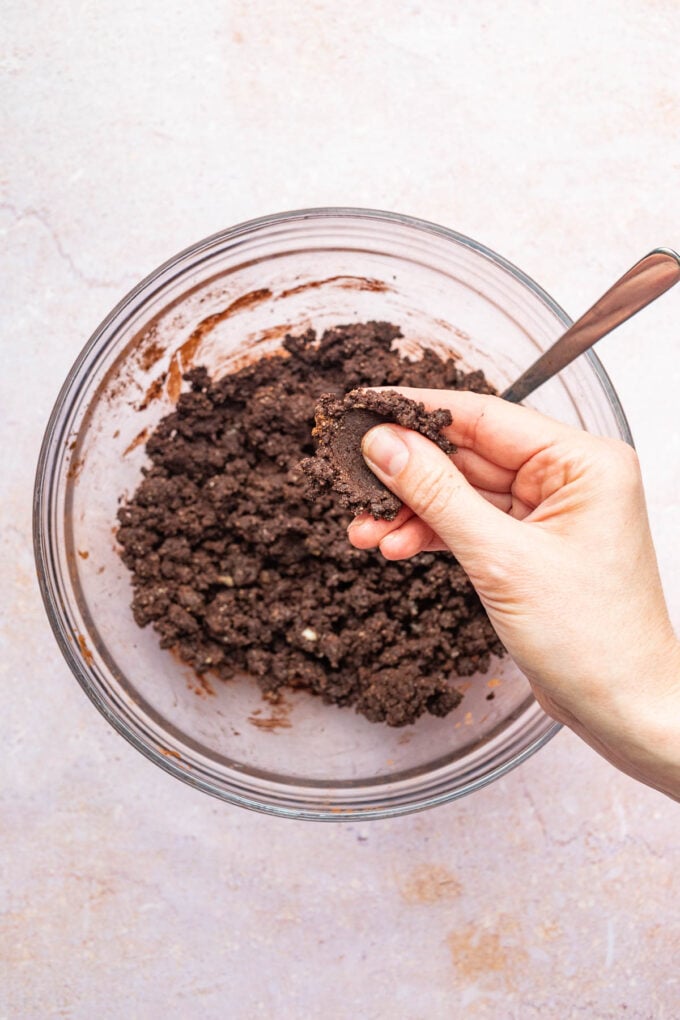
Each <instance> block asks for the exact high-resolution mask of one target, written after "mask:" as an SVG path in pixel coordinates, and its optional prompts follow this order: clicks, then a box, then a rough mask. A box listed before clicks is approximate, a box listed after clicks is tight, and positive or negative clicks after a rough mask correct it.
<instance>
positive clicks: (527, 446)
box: [395, 386, 578, 488]
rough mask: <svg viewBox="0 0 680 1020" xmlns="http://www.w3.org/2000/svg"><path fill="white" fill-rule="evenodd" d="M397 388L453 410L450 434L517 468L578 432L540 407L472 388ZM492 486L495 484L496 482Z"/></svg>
mask: <svg viewBox="0 0 680 1020" xmlns="http://www.w3.org/2000/svg"><path fill="white" fill-rule="evenodd" d="M395 389H396V391H397V392H398V393H403V394H404V396H406V397H410V398H411V400H418V401H422V403H423V404H424V405H425V407H426V408H427V409H428V410H434V409H436V408H440V407H443V408H445V409H447V410H449V411H450V412H451V415H452V417H453V422H452V424H451V425H450V426H449V427H448V428H447V429H446V430H445V434H446V436H447V438H449V439H450V440H451V441H452V442H453V443H455V444H456V445H457V446H460V447H463V448H465V449H468V450H471V451H473V452H474V453H476V454H478V455H479V456H481V457H482V458H484V459H485V460H486V461H488V462H491V463H492V464H495V465H497V466H499V467H501V468H505V469H507V470H510V471H517V470H518V469H519V468H520V467H521V466H522V464H524V463H525V462H526V461H527V460H529V459H530V458H531V457H533V456H535V454H536V453H538V452H539V451H540V450H543V449H546V448H547V447H549V446H551V445H552V444H553V443H555V442H557V441H558V440H560V439H563V438H564V437H566V436H573V435H574V433H576V432H578V430H576V429H573V428H571V427H570V426H568V425H563V424H561V423H560V422H557V421H553V419H552V418H546V417H545V415H542V414H539V412H538V411H534V410H532V409H530V408H526V407H520V406H518V405H516V404H511V403H509V402H508V401H507V400H502V399H501V398H500V397H491V396H488V395H486V394H482V393H471V392H470V391H468V390H429V389H412V388H409V387H405V386H399V387H395ZM480 484H484V483H483V482H481V483H480ZM488 487H489V488H494V485H489V486H488Z"/></svg>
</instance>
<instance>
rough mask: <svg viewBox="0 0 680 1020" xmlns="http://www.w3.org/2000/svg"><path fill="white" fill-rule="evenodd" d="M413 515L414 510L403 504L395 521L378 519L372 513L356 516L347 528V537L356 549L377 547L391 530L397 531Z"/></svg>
mask: <svg viewBox="0 0 680 1020" xmlns="http://www.w3.org/2000/svg"><path fill="white" fill-rule="evenodd" d="M412 517H413V510H411V508H410V507H408V506H402V508H401V510H400V511H399V513H398V514H397V516H396V517H395V518H394V520H393V521H386V520H384V519H381V520H376V518H375V517H371V515H370V514H360V515H359V516H358V517H355V518H354V520H353V521H352V522H351V524H350V525H349V527H348V529H347V537H348V538H349V540H350V542H351V543H352V545H353V546H354V547H355V548H356V549H375V548H376V546H379V545H380V543H381V542H382V540H383V539H384V538H386V537H387V536H388V535H389V534H390V533H391V532H393V531H397V530H398V529H399V528H401V526H402V525H404V524H406V522H407V521H409V520H410V519H411V518H412Z"/></svg>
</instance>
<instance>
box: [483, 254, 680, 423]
mask: <svg viewBox="0 0 680 1020" xmlns="http://www.w3.org/2000/svg"><path fill="white" fill-rule="evenodd" d="M678 280H680V255H678V254H677V252H675V251H673V250H672V249H671V248H655V249H654V250H653V251H651V252H650V253H649V255H645V257H644V258H643V259H640V261H639V262H636V263H635V265H634V266H633V267H632V268H631V269H629V270H628V272H627V273H625V274H624V275H623V276H622V277H621V279H620V280H617V282H616V283H615V284H614V285H613V286H612V287H610V288H609V290H608V291H607V292H606V294H604V295H603V296H602V297H601V298H600V300H599V301H597V302H596V303H595V304H594V305H593V306H592V308H589V309H588V311H587V312H586V313H585V314H584V315H582V316H581V318H580V319H577V320H576V322H575V323H574V324H573V326H570V328H569V329H568V330H567V332H566V333H564V334H563V335H562V336H561V337H560V339H559V340H557V341H556V342H555V343H554V344H553V345H552V347H550V348H548V350H547V351H546V352H545V353H544V354H542V355H541V357H540V358H538V360H537V361H535V362H534V363H533V365H531V366H530V367H529V368H528V369H527V370H526V372H523V373H522V375H521V376H520V377H519V379H517V380H516V382H514V383H513V384H512V385H511V386H509V387H508V388H507V389H506V390H505V392H504V393H502V394H501V396H502V397H503V398H504V399H505V400H510V401H512V402H513V403H515V404H518V403H519V402H520V401H521V400H524V398H525V397H527V396H528V395H529V394H530V393H533V391H534V390H535V389H537V388H538V387H539V386H541V385H542V384H543V383H544V382H546V381H547V380H548V379H550V378H552V376H554V375H556V374H557V373H558V372H561V371H562V369H563V368H565V367H566V366H567V365H568V364H569V363H570V362H572V361H573V360H574V358H577V357H578V356H579V354H583V352H584V351H587V350H588V348H589V347H592V346H593V344H595V343H597V341H598V340H600V339H601V338H602V337H603V336H606V335H607V333H610V332H611V331H612V330H613V329H615V328H616V327H617V326H620V325H621V323H622V322H625V321H626V319H630V317H631V316H632V315H635V313H636V312H639V311H640V309H641V308H644V307H645V306H646V305H648V304H651V302H652V301H654V300H655V299H656V298H658V297H660V295H661V294H663V293H665V291H667V290H669V288H670V287H672V286H673V285H674V284H676V283H677V282H678Z"/></svg>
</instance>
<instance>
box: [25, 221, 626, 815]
mask: <svg viewBox="0 0 680 1020" xmlns="http://www.w3.org/2000/svg"><path fill="white" fill-rule="evenodd" d="M368 319H381V320H389V321H391V322H395V323H397V324H399V325H400V326H401V328H402V331H403V333H404V336H405V340H404V348H405V350H406V351H411V352H417V351H418V349H419V348H420V347H422V346H423V345H428V346H432V347H434V348H436V349H439V350H446V351H454V352H455V353H456V355H458V356H459V357H460V359H461V362H462V365H463V367H465V368H466V369H475V368H481V369H483V370H484V372H485V373H486V375H487V377H488V378H489V380H490V381H491V382H492V383H494V384H495V385H496V386H497V387H498V388H499V389H502V388H503V387H504V386H506V385H507V384H508V383H510V382H511V381H512V380H513V379H514V378H515V377H516V376H517V375H519V373H520V372H521V371H522V370H523V369H524V368H525V367H526V366H527V365H528V364H530V362H532V361H533V360H534V358H535V357H536V356H537V355H538V354H539V353H540V352H541V351H543V350H544V349H545V348H546V347H547V346H549V345H550V343H552V341H554V340H555V339H556V337H557V336H558V335H559V334H560V333H561V332H562V331H563V330H564V329H565V328H566V327H567V326H568V325H569V324H570V320H569V318H568V317H567V315H565V313H564V312H563V311H562V310H561V309H560V308H559V307H558V306H557V305H556V304H555V302H554V301H553V300H552V299H551V298H550V297H549V296H548V295H547V294H546V293H545V292H544V291H542V290H541V288H540V287H539V286H538V285H537V284H535V283H534V282H533V281H532V280H530V279H529V278H528V277H527V276H525V275H524V274H523V273H522V272H520V271H519V270H518V269H516V268H515V267H514V266H512V265H510V264H509V263H508V262H506V261H505V260H504V259H502V258H501V257H499V256H498V255H495V254H494V253H493V252H491V251H489V250H488V249H487V248H484V247H483V246H482V245H480V244H478V243H476V242H475V241H471V240H470V239H469V238H466V237H462V236H461V235H459V234H456V233H454V232H453V231H451V230H447V229H445V228H443V227H439V226H435V225H433V224H431V223H426V222H423V221H420V220H416V219H412V218H409V217H406V216H400V215H396V214H391V213H384V212H375V211H369V210H361V209H312V210H306V211H304V210H303V211H300V212H292V213H283V214H281V215H275V216H268V217H264V218H262V219H259V220H254V221H251V222H248V223H244V224H241V225H239V226H236V227H233V228H231V229H230V230H225V231H223V232H221V233H219V234H215V235H214V236H213V237H210V238H208V239H207V240H205V241H201V242H200V243H198V244H196V245H194V246H193V247H191V248H189V249H188V250H187V251H185V252H182V253H181V254H180V255H177V256H176V257H175V258H173V259H171V260H170V261H169V262H166V263H165V265H163V266H161V267H160V268H159V269H157V270H156V271H155V272H154V273H152V274H151V276H149V277H148V278H147V279H146V280H144V281H143V282H142V283H140V284H139V286H137V287H136V288H135V289H134V290H133V291H132V292H131V293H130V294H128V295H127V297H125V298H124V299H123V300H122V301H121V302H120V304H119V305H118V306H117V307H116V308H115V309H114V310H113V311H112V312H111V314H110V315H109V316H108V318H107V319H106V320H105V321H104V322H103V323H102V324H101V326H100V327H99V329H97V330H96V332H95V333H94V335H93V336H92V337H91V339H90V340H89V341H88V343H87V344H86V346H85V348H84V350H83V351H82V353H81V355H80V357H79V358H78V360H77V361H76V363H75V365H74V366H73V368H72V370H71V372H70V373H69V376H68V378H67V380H66V382H65V383H64V386H63V388H62V390H61V393H60V394H59V397H58V400H57V402H56V405H55V407H54V410H53V412H52V415H51V418H50V420H49V424H48V426H47V431H46V434H45V439H44V442H43V447H42V451H41V454H40V461H39V464H38V471H37V479H36V489H35V508H34V533H35V550H36V559H37V567H38V575H39V579H40V585H41V589H42V594H43V598H44V601H45V605H46V607H47V612H48V615H49V618H50V622H51V624H52V627H53V629H54V633H55V635H56V637H57V641H58V642H59V645H60V647H61V650H62V652H63V654H64V656H65V657H66V660H67V662H68V664H69V666H70V667H71V669H72V670H73V673H74V674H75V676H76V678H77V679H78V681H79V682H80V684H81V685H82V687H83V689H84V690H85V692H86V693H87V694H88V696H89V697H90V698H91V700H92V701H93V702H94V704H95V705H96V706H97V708H98V709H99V710H100V712H102V714H103V715H104V716H105V717H106V718H107V719H108V720H109V722H110V723H111V725H112V726H114V727H115V728H116V729H117V730H118V732H119V733H121V734H122V735H123V736H124V737H126V738H127V739H128V740H129V741H130V742H131V743H132V744H133V745H134V746H135V747H137V748H138V749H139V750H140V751H141V752H142V754H144V755H146V757H147V758H149V759H150V760H151V761H153V762H155V763H156V764H157V765H159V766H160V767H161V768H163V769H165V770H166V771H167V772H170V773H171V774H172V775H174V776H176V777H177V778H178V779H182V780H183V781H184V782H186V783H189V784H190V785H191V786H194V787H195V788H197V789H199V790H204V791H205V792H207V793H210V794H213V795H214V796H216V797H219V798H221V799H223V800H226V801H229V802H232V803H235V804H240V805H242V806H244V807H249V808H254V809H257V810H260V811H266V812H270V813H272V814H276V815H280V816H288V817H293V818H309V819H322V820H345V819H351V818H356V817H362V818H376V817H381V816H388V815H397V814H403V813H406V812H408V811H413V810H417V809H422V808H426V807H430V806H432V805H435V804H440V803H443V802H445V801H448V800H452V799H454V798H456V797H461V796H463V795H465V794H468V793H471V792H472V791H474V790H477V789H479V788H480V787H481V786H484V785H485V784H487V783H490V782H491V781H492V780H494V779H496V778H498V777H499V776H501V775H503V774H504V773H505V772H507V771H508V770H509V769H511V768H513V767H514V766H516V765H518V764H519V763H520V762H522V761H523V760H524V759H525V758H527V757H528V756H529V755H531V754H533V753H534V751H536V750H538V748H540V747H541V746H542V745H543V744H544V743H545V742H546V741H547V740H549V738H550V737H551V736H552V735H553V734H554V733H555V732H556V731H557V729H558V728H559V727H558V726H557V725H556V724H555V723H553V722H552V720H550V719H549V718H548V717H547V716H546V715H544V713H543V712H542V711H541V709H540V708H539V706H538V705H537V703H536V702H535V701H534V699H533V698H532V696H531V693H530V690H529V686H528V684H527V682H526V680H525V678H524V677H523V676H522V674H521V673H520V672H519V670H518V669H517V668H516V667H515V666H514V664H513V663H512V661H511V660H510V659H507V658H506V659H503V660H500V661H499V660H495V661H494V662H493V664H492V668H491V670H490V672H489V673H487V674H485V675H480V676H476V677H473V678H470V679H467V680H465V681H461V683H460V685H459V686H460V687H461V688H462V689H463V688H464V689H465V698H464V701H463V704H462V706H461V708H460V709H459V710H458V711H456V712H454V713H452V714H451V715H449V716H448V717H447V718H444V719H437V718H434V717H432V716H428V717H423V718H421V719H420V720H419V721H418V722H417V723H416V724H415V725H413V726H409V727H406V728H403V729H390V728H389V727H387V726H384V725H375V724H371V723H369V722H367V721H366V720H365V719H364V718H362V717H361V716H357V715H355V714H354V713H353V712H352V711H351V710H347V709H337V708H335V707H329V706H327V705H323V704H322V703H321V701H320V700H319V699H317V698H313V697H311V696H309V695H307V694H305V693H304V692H297V693H292V694H289V695H287V696H286V699H285V704H284V705H283V706H279V707H274V706H270V705H268V703H266V702H264V701H263V700H262V698H261V696H260V692H259V688H258V687H257V686H256V684H255V683H254V682H253V681H251V680H249V679H248V678H246V677H244V678H242V679H237V680H234V681H231V682H229V683H223V682H218V681H210V678H208V679H207V681H205V682H203V683H202V682H201V681H199V680H198V679H197V678H196V676H195V675H194V674H193V673H192V672H191V670H190V669H188V667H186V666H185V665H183V664H182V663H181V662H179V661H177V660H176V659H175V658H173V656H172V655H171V654H170V653H169V652H166V651H161V650H160V648H159V647H158V642H157V638H156V635H155V634H154V633H153V632H152V631H151V630H150V629H147V630H140V629H139V628H138V627H137V625H136V624H135V622H134V620H133V618H132V614H131V611H130V608H129V606H130V600H131V588H130V581H129V576H128V572H127V570H126V569H125V568H124V566H123V564H122V563H121V561H120V559H119V556H118V553H117V551H116V539H115V527H116V511H117V509H118V505H119V501H120V498H121V496H122V495H125V496H129V495H131V494H132V492H133V491H134V489H135V488H136V486H137V484H138V481H139V478H140V468H141V467H142V465H143V464H144V463H145V460H146V458H145V453H144V439H145V438H146V436H147V435H148V434H149V432H150V431H151V430H152V429H153V428H154V426H155V425H156V423H157V422H158V421H159V419H160V418H161V417H162V416H163V415H164V414H166V413H167V412H168V411H169V410H170V408H171V407H172V405H173V403H174V401H175V400H176V398H177V394H178V392H179V387H180V385H181V372H182V371H183V370H184V369H186V367H188V365H190V364H191V363H196V364H198V363H201V364H205V365H207V366H208V368H209V369H210V371H211V372H213V373H220V374H221V373H224V372H227V371H229V370H231V369H234V368H235V367H238V366H239V365H240V364H242V363H243V360H244V359H246V360H248V359H252V358H253V357H255V356H259V355H261V354H266V353H267V352H269V351H272V350H274V349H276V347H277V346H279V344H280V342H281V339H282V337H283V335H284V334H285V333H286V332H287V331H293V332H295V331H300V330H303V329H305V328H307V327H309V326H312V327H314V328H315V329H316V330H317V331H318V330H323V329H324V328H325V327H327V326H331V325H336V324H338V323H346V322H353V321H365V320H368ZM378 381H379V380H378ZM527 403H530V404H531V405H533V406H535V407H537V408H538V409H539V410H542V411H544V412H546V413H548V414H550V415H552V416H554V417H556V418H559V419H561V420H563V421H565V422H570V423H573V424H575V425H579V426H581V427H583V428H585V429H587V430H589V431H591V432H595V433H599V434H603V435H609V436H618V437H621V438H623V439H626V440H627V441H629V442H631V436H630V433H629V430H628V427H627V424H626V420H625V417H624V414H623V411H622V409H621V407H620V404H619V402H618V400H617V397H616V394H615V393H614V390H613V389H612V386H611V384H610V382H609V380H608V378H607V376H606V374H605V372H604V371H603V369H602V366H601V365H600V363H599V361H598V360H597V358H596V357H595V356H594V355H593V354H592V353H589V354H588V355H586V356H584V357H582V358H581V359H579V360H578V361H577V362H575V363H574V364H573V365H572V366H571V367H570V368H568V369H567V370H566V371H564V372H563V373H562V374H561V375H560V377H559V378H558V379H553V380H551V381H550V382H549V383H547V384H546V385H545V386H543V387H542V388H541V389H540V390H539V391H538V392H537V393H536V394H535V396H533V397H531V398H530V400H528V401H527ZM491 691H493V693H494V698H493V700H488V699H487V695H488V694H489V693H490V692H491Z"/></svg>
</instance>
